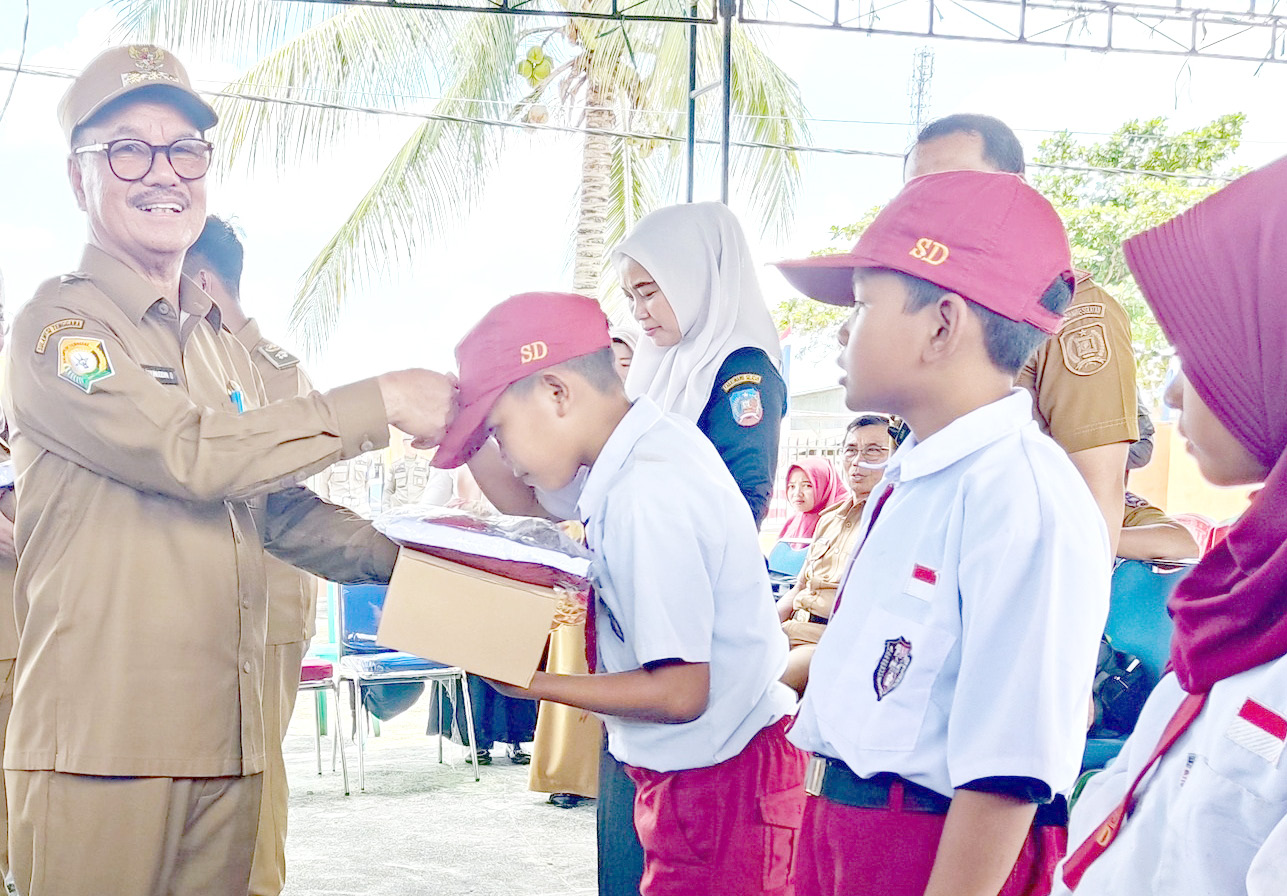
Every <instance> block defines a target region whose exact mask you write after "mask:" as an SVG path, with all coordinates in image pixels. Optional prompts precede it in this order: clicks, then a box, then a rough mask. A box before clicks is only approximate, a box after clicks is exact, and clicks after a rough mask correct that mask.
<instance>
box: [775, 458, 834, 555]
mask: <svg viewBox="0 0 1287 896" xmlns="http://www.w3.org/2000/svg"><path fill="white" fill-rule="evenodd" d="M796 470H801V471H803V472H804V475H805V476H807V477H809V481H810V482H812V483H813V506H812V507H810V508H809V509H808V510H806V511H804V512H803V513H797V514H795V515H794V516H792V517H790V518H788V519H787V521H786V525H784V526H783V527H782V532H781V533H780V534H779V535H778V538H813V533H814V532H815V531H817V529H818V517H819V516H821V515H822V511H823V510H825V509H826V508H828V507H830V506H831V505H832V504H834V503H836V502H837V501H839V500H840V499H841V498H843V497H844V496H845V494H846V492H845V486H844V483H842V482H841V481H840V474H839V473H838V472H837V471H836V466H835V464H833V463H832V462H831V461H829V460H827V459H825V458H821V457H806V458H805V459H804V460H801V461H798V462H796V463H793V464H792V465H791V466H790V467H788V468H787V482H790V481H791V474H792V473H794V472H795V471H796Z"/></svg>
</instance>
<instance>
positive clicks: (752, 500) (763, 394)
mask: <svg viewBox="0 0 1287 896" xmlns="http://www.w3.org/2000/svg"><path fill="white" fill-rule="evenodd" d="M785 414H786V384H785V383H784V382H783V381H782V376H781V374H779V373H778V371H777V368H776V367H774V366H773V362H772V361H771V360H769V356H768V355H766V354H765V353H764V352H763V351H761V350H760V349H757V348H742V349H738V350H737V351H735V352H733V353H732V354H731V355H729V356H728V358H726V359H725V360H724V363H723V364H722V365H720V369H719V373H718V374H717V375H716V377H715V386H714V388H713V389H712V390H711V397H710V400H709V401H708V402H707V403H706V407H705V408H704V409H703V410H702V415H701V417H700V418H699V419H698V421H697V427H698V429H700V430H701V431H702V432H703V433H705V435H706V437H707V438H708V439H710V440H711V442H712V443H713V444H714V445H715V450H716V451H718V452H719V456H720V457H721V458H722V459H723V461H724V465H725V466H727V467H728V470H729V472H730V473H732V474H733V479H734V480H735V481H736V482H737V487H738V488H739V489H740V490H741V492H742V495H743V497H745V498H746V503H747V504H748V505H749V506H750V508H751V514H752V515H753V516H754V517H755V525H756V526H759V525H760V524H761V523H762V522H764V517H765V516H766V515H767V514H768V511H769V499H770V497H771V496H772V494H773V477H774V475H775V474H776V472H777V464H778V437H779V434H780V433H781V431H782V418H783V416H785Z"/></svg>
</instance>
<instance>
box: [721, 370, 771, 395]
mask: <svg viewBox="0 0 1287 896" xmlns="http://www.w3.org/2000/svg"><path fill="white" fill-rule="evenodd" d="M763 379H764V377H762V376H760V375H759V374H758V373H739V374H738V375H737V376H734V377H729V378H728V380H727V381H726V382H725V383H724V385H722V386H720V388H721V389H723V390H724V391H725V392H732V391H733V390H734V389H736V388H737V387H738V386H741V385H744V384H746V383H750V384H751V385H752V386H758V385H759V384H760V382H761V381H762V380H763Z"/></svg>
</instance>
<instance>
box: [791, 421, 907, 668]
mask: <svg viewBox="0 0 1287 896" xmlns="http://www.w3.org/2000/svg"><path fill="white" fill-rule="evenodd" d="M896 429H897V427H896V424H895V423H894V421H893V420H892V418H890V417H889V416H887V415H885V414H861V415H859V416H858V418H857V419H855V420H854V421H853V422H852V423H850V424H849V427H848V429H846V430H845V441H844V445H843V447H842V448H841V451H840V471H841V480H842V482H843V483H844V485H845V486H846V487H847V488H848V489H849V496H848V497H847V498H846V499H845V500H844V501H842V502H841V503H839V504H837V505H836V506H834V507H831V508H829V509H828V510H827V511H826V512H824V513H823V514H822V517H821V519H820V520H819V521H818V528H817V531H816V532H815V533H814V538H813V544H812V545H811V546H810V548H809V555H808V557H806V558H805V561H804V568H803V569H801V570H800V577H799V579H797V580H796V584H795V587H794V588H792V589H791V590H790V591H788V592H787V593H786V594H784V595H783V596H782V599H781V600H779V601H778V616H779V618H781V620H782V630H783V631H784V632H786V635H787V638H788V639H789V640H790V643H791V653H790V656H789V658H788V660H787V670H786V673H785V674H784V675H783V676H782V680H783V681H784V682H786V683H787V684H789V685H790V686H791V687H793V688H795V690H796V691H797V692H798V693H804V686H805V684H806V682H807V681H808V679H809V661H810V660H811V659H812V658H813V650H814V647H815V645H817V643H818V639H819V638H821V637H822V632H823V628H824V626H826V624H827V620H828V619H830V618H831V611H832V610H833V609H835V605H836V589H837V588H838V587H839V585H840V577H841V576H842V575H844V571H845V566H846V565H847V563H848V561H849V556H850V555H851V554H852V553H853V552H854V547H855V545H856V544H857V541H858V531H859V526H858V523H859V521H860V520H861V519H862V511H863V506H864V505H865V504H866V503H867V496H868V495H870V494H871V490H872V489H873V488H875V486H876V483H877V482H879V481H880V477H881V472H882V469H883V467H884V465H885V462H886V461H887V460H889V455H890V453H891V452H892V451H893V450H894V448H896V447H897V445H896V444H895V442H894V437H893V435H892V433H893V432H894V431H895V430H896Z"/></svg>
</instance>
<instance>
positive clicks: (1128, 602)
mask: <svg viewBox="0 0 1287 896" xmlns="http://www.w3.org/2000/svg"><path fill="white" fill-rule="evenodd" d="M1194 565H1195V563H1192V562H1191V563H1172V562H1169V561H1168V562H1166V563H1160V562H1151V561H1147V560H1122V561H1120V562H1119V563H1118V565H1117V568H1116V569H1115V570H1113V585H1112V593H1111V595H1110V597H1109V605H1108V623H1107V625H1105V626H1104V632H1105V633H1106V634H1107V635H1108V638H1109V640H1111V641H1112V642H1113V646H1114V647H1115V648H1117V649H1118V650H1122V651H1125V652H1126V653H1129V654H1133V655H1134V656H1136V657H1138V658H1139V660H1140V662H1141V663H1142V664H1143V665H1144V668H1145V670H1147V672H1148V687H1149V690H1152V689H1153V688H1154V687H1156V686H1157V682H1158V680H1159V679H1160V678H1161V677H1162V669H1163V668H1164V667H1165V666H1166V660H1167V657H1168V656H1169V655H1170V651H1171V628H1172V626H1171V617H1170V615H1169V614H1168V613H1167V612H1166V601H1167V599H1168V598H1169V597H1170V596H1171V592H1172V591H1174V590H1175V586H1176V585H1178V584H1179V583H1180V580H1181V579H1183V578H1184V576H1185V574H1186V573H1187V572H1188V571H1189V570H1190V569H1192V568H1193V566H1194ZM1125 742H1126V739H1125V738H1124V737H1120V738H1118V737H1092V738H1087V740H1086V752H1085V753H1084V754H1083V756H1082V770H1083V771H1085V770H1088V769H1098V768H1103V767H1104V766H1105V765H1107V764H1108V761H1109V760H1110V759H1112V758H1113V757H1114V756H1116V755H1117V754H1118V753H1119V752H1120V751H1121V749H1122V745H1123V744H1124V743H1125Z"/></svg>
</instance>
